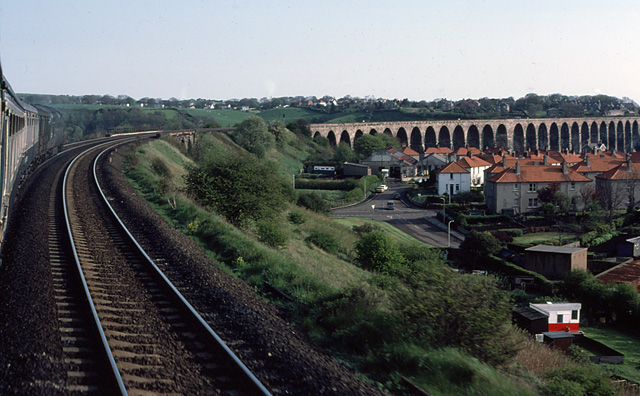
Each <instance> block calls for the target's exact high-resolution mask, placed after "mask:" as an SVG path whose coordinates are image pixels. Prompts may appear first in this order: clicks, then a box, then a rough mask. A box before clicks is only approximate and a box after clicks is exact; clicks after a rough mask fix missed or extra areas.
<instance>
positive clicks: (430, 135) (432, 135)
mask: <svg viewBox="0 0 640 396" xmlns="http://www.w3.org/2000/svg"><path fill="white" fill-rule="evenodd" d="M429 147H438V139H436V131H435V129H433V127H431V126H430V127H428V128H427V131H426V132H425V133H424V148H425V150H426V149H428V148H429Z"/></svg>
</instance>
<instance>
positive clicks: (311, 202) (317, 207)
mask: <svg viewBox="0 0 640 396" xmlns="http://www.w3.org/2000/svg"><path fill="white" fill-rule="evenodd" d="M298 205H299V206H302V207H304V208H307V209H309V210H313V211H314V212H318V213H329V203H328V202H327V201H325V200H324V199H322V197H321V196H320V195H318V194H317V193H315V192H311V193H302V194H300V195H299V196H298Z"/></svg>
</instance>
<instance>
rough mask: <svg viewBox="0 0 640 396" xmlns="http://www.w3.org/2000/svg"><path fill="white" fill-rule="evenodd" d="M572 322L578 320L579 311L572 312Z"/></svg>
mask: <svg viewBox="0 0 640 396" xmlns="http://www.w3.org/2000/svg"><path fill="white" fill-rule="evenodd" d="M571 320H578V311H577V310H573V311H571Z"/></svg>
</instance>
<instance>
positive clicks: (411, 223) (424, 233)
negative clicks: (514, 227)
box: [331, 181, 462, 247]
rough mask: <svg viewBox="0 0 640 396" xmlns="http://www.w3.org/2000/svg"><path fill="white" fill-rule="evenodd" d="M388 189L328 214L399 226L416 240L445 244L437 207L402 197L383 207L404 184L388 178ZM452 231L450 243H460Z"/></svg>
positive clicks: (446, 243) (445, 236)
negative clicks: (391, 206) (414, 202)
mask: <svg viewBox="0 0 640 396" xmlns="http://www.w3.org/2000/svg"><path fill="white" fill-rule="evenodd" d="M388 186H389V189H388V190H387V191H385V192H383V193H373V194H371V195H370V196H369V197H368V198H367V199H366V200H364V201H363V202H361V203H359V204H356V205H351V206H345V207H342V208H337V209H333V210H332V211H331V215H333V216H336V217H362V218H367V219H373V220H377V221H384V222H387V223H389V224H391V225H393V226H394V227H396V228H398V229H399V230H401V231H403V232H406V233H407V234H409V235H411V236H413V237H414V238H416V239H417V240H419V241H421V242H424V243H428V244H429V245H433V246H437V247H447V246H448V245H449V240H448V239H449V238H448V233H447V231H446V227H445V229H441V228H439V227H438V226H436V224H439V225H440V227H442V223H441V222H440V221H438V220H437V219H436V213H437V210H433V209H422V208H418V207H415V206H413V205H411V203H409V202H408V201H407V200H405V199H404V194H403V197H402V199H401V200H397V199H396V200H394V201H395V209H394V210H387V209H385V208H386V206H387V201H390V200H393V194H394V193H396V192H400V193H402V192H403V191H404V189H405V188H406V187H407V185H406V184H401V183H398V182H392V181H390V182H389V183H388ZM457 235H459V234H457V233H455V232H453V231H452V232H451V247H459V246H460V243H462V239H460V238H459V237H458V236H457Z"/></svg>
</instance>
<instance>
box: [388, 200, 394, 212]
mask: <svg viewBox="0 0 640 396" xmlns="http://www.w3.org/2000/svg"><path fill="white" fill-rule="evenodd" d="M395 208H396V203H395V202H393V201H387V207H386V209H387V210H394V209H395Z"/></svg>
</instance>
